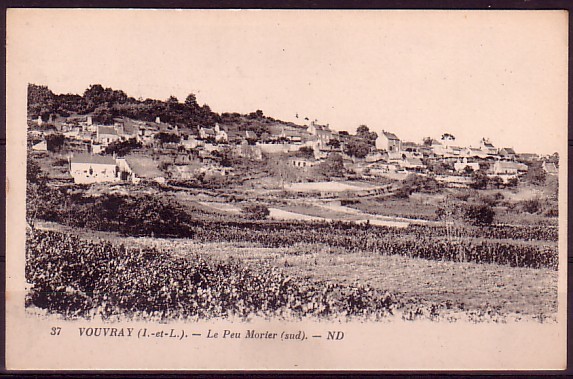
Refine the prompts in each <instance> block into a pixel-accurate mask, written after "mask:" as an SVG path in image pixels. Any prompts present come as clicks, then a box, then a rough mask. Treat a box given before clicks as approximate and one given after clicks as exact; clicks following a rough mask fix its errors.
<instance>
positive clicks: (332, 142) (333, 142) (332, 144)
mask: <svg viewBox="0 0 573 379" xmlns="http://www.w3.org/2000/svg"><path fill="white" fill-rule="evenodd" d="M326 146H330V147H331V148H333V149H339V148H340V141H339V140H337V139H336V138H333V139H330V140H328V142H327V143H326Z"/></svg>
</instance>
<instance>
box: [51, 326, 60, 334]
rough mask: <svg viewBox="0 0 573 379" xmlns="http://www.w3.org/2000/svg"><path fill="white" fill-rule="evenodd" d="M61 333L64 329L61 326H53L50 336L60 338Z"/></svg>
mask: <svg viewBox="0 0 573 379" xmlns="http://www.w3.org/2000/svg"><path fill="white" fill-rule="evenodd" d="M61 331H62V328H60V327H59V326H53V327H52V331H51V332H50V335H51V336H59V335H60V332H61Z"/></svg>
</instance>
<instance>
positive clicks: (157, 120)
mask: <svg viewBox="0 0 573 379" xmlns="http://www.w3.org/2000/svg"><path fill="white" fill-rule="evenodd" d="M155 123H156V124H160V123H161V118H160V117H159V116H157V117H155Z"/></svg>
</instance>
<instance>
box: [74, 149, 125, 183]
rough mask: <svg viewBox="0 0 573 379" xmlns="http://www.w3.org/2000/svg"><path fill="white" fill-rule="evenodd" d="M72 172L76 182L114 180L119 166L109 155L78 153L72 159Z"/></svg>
mask: <svg viewBox="0 0 573 379" xmlns="http://www.w3.org/2000/svg"><path fill="white" fill-rule="evenodd" d="M70 174H71V175H72V177H73V178H74V183H76V184H89V183H101V182H114V181H117V180H119V175H118V174H119V168H118V167H117V165H116V162H115V159H114V158H112V157H109V156H101V155H89V154H78V155H75V156H73V157H72V158H71V159H70Z"/></svg>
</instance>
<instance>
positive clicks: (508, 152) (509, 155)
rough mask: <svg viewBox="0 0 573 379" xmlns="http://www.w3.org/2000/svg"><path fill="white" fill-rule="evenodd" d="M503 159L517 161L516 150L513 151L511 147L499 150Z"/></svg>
mask: <svg viewBox="0 0 573 379" xmlns="http://www.w3.org/2000/svg"><path fill="white" fill-rule="evenodd" d="M498 154H499V155H500V156H501V157H502V158H505V159H510V160H514V159H515V156H516V154H515V150H513V148H511V147H504V148H501V149H499V153H498Z"/></svg>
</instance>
